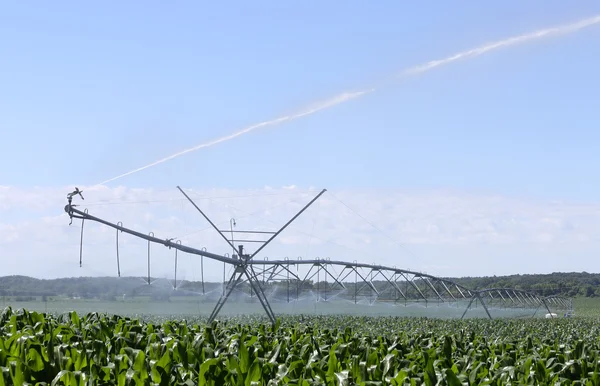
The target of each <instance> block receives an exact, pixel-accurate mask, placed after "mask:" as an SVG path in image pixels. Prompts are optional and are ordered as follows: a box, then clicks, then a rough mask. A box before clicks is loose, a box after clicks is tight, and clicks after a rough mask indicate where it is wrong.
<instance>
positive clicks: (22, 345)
mask: <svg viewBox="0 0 600 386" xmlns="http://www.w3.org/2000/svg"><path fill="white" fill-rule="evenodd" d="M0 328H1V332H0V368H1V369H2V377H0V385H18V386H20V385H215V386H218V385H240V386H242V385H243V386H249V385H423V384H424V385H508V384H513V385H517V384H518V385H549V384H561V385H600V368H599V367H600V362H599V361H600V356H599V354H598V352H599V350H600V320H598V319H596V318H592V317H575V318H559V319H542V318H535V319H532V318H529V319H503V320H486V319H470V320H440V319H427V318H408V317H403V318H401V317H362V316H347V315H346V316H284V317H282V318H281V319H278V321H277V323H276V325H274V326H272V325H271V324H268V323H266V321H265V320H264V319H262V318H260V317H238V318H231V319H228V320H224V321H217V322H213V323H212V324H210V325H209V324H207V323H206V322H205V321H204V320H202V319H197V320H184V319H180V318H175V317H173V318H172V319H171V320H158V319H152V318H151V317H150V318H147V317H140V318H128V317H120V316H114V315H104V314H98V313H89V314H86V315H78V314H77V313H75V312H70V313H65V314H61V315H50V314H44V313H38V312H28V311H26V310H23V309H18V310H13V309H11V308H10V307H7V308H6V309H4V311H3V312H2V314H1V315H0Z"/></svg>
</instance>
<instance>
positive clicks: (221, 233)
mask: <svg viewBox="0 0 600 386" xmlns="http://www.w3.org/2000/svg"><path fill="white" fill-rule="evenodd" d="M177 189H179V191H180V192H181V194H183V195H184V196H185V198H187V199H188V201H189V202H190V203H191V204H192V205H194V208H196V210H197V211H198V212H200V214H201V215H202V217H204V218H205V219H206V221H208V223H209V224H210V225H211V226H212V227H213V228H215V230H216V231H217V232H219V234H220V235H221V237H223V239H224V240H225V241H226V242H227V244H229V245H230V246H231V248H232V249H233V250H234V251H235V250H236V249H235V246H234V245H233V243H232V242H231V241H229V239H228V238H227V237H225V235H224V234H223V232H221V231H220V230H219V228H217V226H216V225H215V224H214V223H213V222H212V221H211V220H210V219H209V218H208V216H207V215H206V214H204V212H203V211H202V209H200V208H199V207H198V205H196V203H195V202H194V201H192V199H191V198H190V196H188V195H187V194H186V193H185V192H184V191H183V189H181V187H179V186H177Z"/></svg>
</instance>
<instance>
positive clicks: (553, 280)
mask: <svg viewBox="0 0 600 386" xmlns="http://www.w3.org/2000/svg"><path fill="white" fill-rule="evenodd" d="M446 279H448V280H452V281H454V282H456V283H457V284H461V285H463V286H465V287H467V288H471V289H483V288H501V287H504V288H515V289H522V290H525V291H529V292H534V293H536V294H538V295H540V296H550V295H561V296H568V297H596V296H600V274H595V273H587V272H567V273H562V272H556V273H551V274H535V275H509V276H486V277H461V278H446ZM151 282H152V285H148V284H147V282H145V279H142V278H139V277H121V278H117V277H79V278H60V279H36V278H32V277H28V276H4V277H0V296H3V297H7V296H8V297H12V298H16V297H19V299H21V300H26V299H36V298H37V297H42V298H43V299H44V300H46V299H48V298H52V297H79V298H83V299H102V300H116V299H118V298H128V297H139V296H147V297H149V298H150V299H153V300H159V301H165V300H169V298H170V297H171V296H174V295H177V296H194V295H197V294H203V293H211V292H212V293H213V294H215V296H218V294H219V293H220V291H215V290H217V289H221V288H222V283H209V282H205V283H201V282H197V281H196V282H191V281H183V282H180V283H178V284H177V287H178V289H179V290H178V291H175V283H174V282H173V281H172V280H167V279H151ZM271 285H275V286H279V287H281V291H284V292H285V291H286V289H288V288H289V286H288V285H287V283H277V284H271ZM328 285H331V282H330V283H325V282H320V283H316V282H312V281H305V282H298V283H297V282H291V283H290V286H291V287H292V291H293V292H294V295H295V291H297V290H300V291H302V292H304V291H314V290H316V289H317V288H321V290H322V289H324V288H327V286H328ZM375 285H376V286H377V287H378V288H382V286H383V287H385V286H386V285H388V284H387V283H385V282H375ZM353 286H354V283H347V287H348V291H349V292H352V291H353V290H354V287H353ZM246 287H247V286H241V287H240V288H242V289H243V290H247V291H248V292H250V288H249V287H248V288H246Z"/></svg>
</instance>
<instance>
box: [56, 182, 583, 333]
mask: <svg viewBox="0 0 600 386" xmlns="http://www.w3.org/2000/svg"><path fill="white" fill-rule="evenodd" d="M177 189H179V191H180V192H181V193H182V194H183V195H184V196H185V198H186V199H187V200H188V201H189V202H190V203H191V204H192V205H193V206H194V208H195V209H196V210H197V211H198V212H199V213H200V214H201V215H202V216H203V217H204V218H205V219H206V221H208V223H209V224H210V225H211V226H212V227H213V228H214V229H215V230H216V231H217V232H218V233H219V234H220V235H221V237H222V238H223V239H224V240H225V242H227V244H229V246H230V247H231V248H232V250H233V251H234V253H233V254H232V256H228V255H219V254H216V253H211V252H208V251H206V249H205V248H202V249H197V248H193V247H189V246H186V245H182V243H181V241H179V240H178V241H173V240H174V239H160V238H158V237H155V236H154V234H153V233H152V232H150V233H149V234H144V233H141V232H138V231H135V230H132V229H128V228H125V227H124V226H123V224H122V223H121V222H118V223H112V222H109V221H106V220H103V219H101V218H98V217H95V216H92V215H90V214H89V213H88V210H87V209H84V210H79V209H77V208H76V207H77V206H78V205H73V203H72V201H73V197H75V196H79V197H80V198H81V199H82V200H83V195H82V194H81V193H82V191H81V190H79V189H78V188H75V191H73V192H71V193H69V194H67V201H68V203H67V205H66V206H65V212H67V213H68V215H69V217H70V219H71V222H70V223H69V225H71V224H72V222H73V218H77V219H81V220H82V222H81V240H80V250H79V259H80V260H79V264H80V266H81V258H82V246H83V226H84V223H85V221H86V220H90V221H96V222H98V223H101V224H104V225H107V226H109V227H112V228H114V229H116V230H117V269H118V272H119V275H120V268H119V248H118V245H119V244H118V243H119V238H118V237H119V232H125V233H127V234H130V235H133V236H135V237H139V238H141V239H144V240H147V241H148V245H150V243H156V244H162V245H164V246H166V247H168V248H169V249H171V248H173V249H175V251H176V253H175V286H176V285H177V284H176V283H177V281H176V280H177V251H181V252H185V253H188V254H192V255H197V256H200V258H201V259H202V260H201V261H203V258H205V257H206V258H209V259H213V260H216V261H219V262H222V263H224V265H226V264H229V265H230V266H232V268H233V274H232V275H231V277H230V278H229V280H228V281H225V280H226V278H225V274H224V276H223V291H222V293H221V295H220V297H219V299H218V301H217V303H216V305H215V307H214V309H213V311H212V313H211V314H210V316H209V321H211V322H212V321H213V320H214V319H215V318H216V317H217V315H218V314H219V312H220V311H221V309H222V308H223V306H224V305H225V303H226V302H227V299H228V298H229V297H230V296H231V294H232V293H233V291H234V290H235V289H236V288H238V289H241V287H242V286H241V284H243V285H244V286H249V290H250V294H251V295H256V297H257V299H258V300H259V302H260V304H261V305H262V307H263V308H264V310H265V312H266V314H267V316H268V317H269V319H270V321H271V322H272V323H275V313H274V312H273V309H272V308H271V302H270V301H269V298H271V300H272V301H277V300H279V301H282V302H287V303H289V302H290V301H298V299H299V294H300V293H302V292H305V291H306V290H307V288H308V289H309V291H311V292H312V293H313V294H315V293H316V299H317V301H329V300H332V299H334V298H335V299H343V300H346V301H348V302H351V303H352V302H353V303H354V304H356V303H358V299H359V298H360V299H365V298H370V299H372V298H375V299H376V301H377V302H378V303H383V304H391V305H395V306H402V305H404V306H410V305H415V304H418V305H421V306H424V307H428V306H431V305H438V306H440V305H442V304H446V305H448V306H456V307H455V308H454V309H455V310H456V308H457V307H459V305H461V304H462V305H464V307H465V309H464V312H463V313H462V316H461V318H464V317H465V314H466V313H467V311H468V310H469V309H472V308H473V307H477V306H478V305H481V308H482V309H483V310H484V311H485V315H487V317H489V318H490V319H492V312H491V311H492V310H511V311H515V312H520V313H521V314H520V315H519V316H523V313H524V312H526V315H531V316H535V315H536V313H537V312H538V310H540V309H542V310H546V311H547V312H548V313H547V314H546V316H547V317H548V315H549V316H550V317H554V316H556V315H557V313H555V312H553V311H556V312H559V311H563V312H566V315H567V314H571V313H572V308H573V303H572V299H569V298H564V297H560V296H549V297H542V296H539V295H537V294H535V293H532V292H528V291H524V290H520V289H513V288H486V289H478V290H476V289H469V288H466V287H465V286H463V285H460V284H458V283H455V282H454V281H452V280H448V279H444V278H439V277H435V276H432V275H429V274H426V273H421V272H415V271H410V270H405V269H399V268H396V267H388V266H382V265H376V264H365V263H359V262H357V261H353V262H348V261H339V260H331V259H329V258H328V259H319V258H317V259H310V260H303V259H301V258H297V259H288V258H285V259H279V260H268V259H267V258H266V257H265V258H262V259H257V258H256V257H257V255H258V254H259V252H261V251H262V250H263V249H264V248H265V247H266V246H267V245H269V243H271V242H272V241H273V240H274V239H275V238H276V237H277V236H278V235H279V234H281V232H283V231H284V230H285V229H286V228H287V227H288V226H289V225H290V224H291V223H292V222H293V221H294V220H296V218H298V216H300V215H301V214H302V213H303V212H304V211H305V210H306V209H308V208H309V207H310V206H311V205H312V204H313V203H314V202H315V201H316V200H317V199H318V198H319V197H321V195H323V194H324V193H325V192H326V189H323V190H322V191H320V192H319V194H317V195H316V196H315V197H314V198H313V199H312V200H311V201H310V202H308V204H306V205H305V206H304V207H303V208H302V209H301V210H300V211H299V212H298V213H296V214H295V215H294V216H293V217H292V218H291V219H290V220H289V221H288V222H287V223H285V224H284V225H283V226H282V227H281V228H280V229H279V230H277V231H274V232H265V231H251V230H234V229H233V227H232V229H231V230H226V231H225V230H220V229H219V228H218V227H217V226H216V225H215V224H214V223H213V222H212V221H211V220H210V219H209V218H208V217H207V216H206V214H205V213H204V212H203V211H202V210H201V209H200V208H199V207H198V205H196V203H195V202H194V201H193V200H192V199H191V198H190V197H189V196H188V195H187V194H186V193H185V192H184V191H183V189H181V188H180V187H179V186H178V187H177ZM229 232H230V234H231V238H228V237H227V236H225V234H226V233H229ZM236 234H254V235H257V234H262V235H266V236H268V238H267V240H265V241H262V240H239V239H236V238H235V235H236ZM241 242H244V243H248V242H250V243H257V244H259V247H258V248H257V249H256V250H255V251H254V252H252V253H248V252H246V249H245V248H244V245H243V244H240V243H241ZM236 243H237V245H236ZM202 267H203V264H202ZM300 268H303V269H302V273H301V270H300ZM202 269H203V268H202ZM351 275H352V276H354V277H353V279H354V280H352V279H350V280H348V279H349V278H352V276H351ZM315 277H316V287H315V285H314V284H313V282H312V280H313V279H314V278H315ZM321 278H322V280H321ZM328 279H329V280H331V282H329V281H328ZM148 284H150V255H149V254H148ZM176 288H177V287H175V289H176ZM202 288H204V273H203V272H202ZM278 290H283V293H284V294H285V295H284V296H283V298H281V297H280V298H278V299H276V298H275V296H274V293H275V292H281V291H278ZM448 309H449V308H445V309H444V310H448ZM530 311H533V314H530ZM512 315H515V313H514V312H513V313H512Z"/></svg>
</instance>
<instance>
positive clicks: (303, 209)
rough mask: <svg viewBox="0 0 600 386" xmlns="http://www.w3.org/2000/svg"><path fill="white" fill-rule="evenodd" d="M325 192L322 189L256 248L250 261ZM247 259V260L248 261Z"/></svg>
mask: <svg viewBox="0 0 600 386" xmlns="http://www.w3.org/2000/svg"><path fill="white" fill-rule="evenodd" d="M326 191H327V189H323V190H321V192H319V194H317V195H316V197H315V198H313V199H312V200H310V202H309V203H308V204H306V205H305V206H304V208H302V209H300V211H299V212H298V213H296V215H295V216H294V217H292V218H291V219H290V220H289V221H288V222H286V223H285V225H284V226H282V227H281V228H280V229H279V230H278V231H277V232H275V233H274V234H273V235H272V236H271V237H270V238H269V239H268V240H267V241H265V243H264V244H263V245H261V246H260V248H258V249H257V250H256V252H254V253H253V254H252V255H250V259H252V258H253V257H254V256H256V255H257V254H258V252H260V251H262V249H263V248H264V247H266V246H267V245H269V243H270V242H271V241H273V240H274V239H275V237H277V236H279V234H280V233H281V232H283V230H284V229H285V228H287V227H288V226H289V225H290V224H291V223H293V222H294V220H296V219H297V218H298V216H300V215H301V214H302V213H303V212H304V211H305V210H306V209H308V207H309V206H311V205H312V204H313V203H314V202H315V201H317V199H318V198H319V197H321V196H322V195H323V193H325V192H326ZM250 259H249V260H250Z"/></svg>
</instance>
